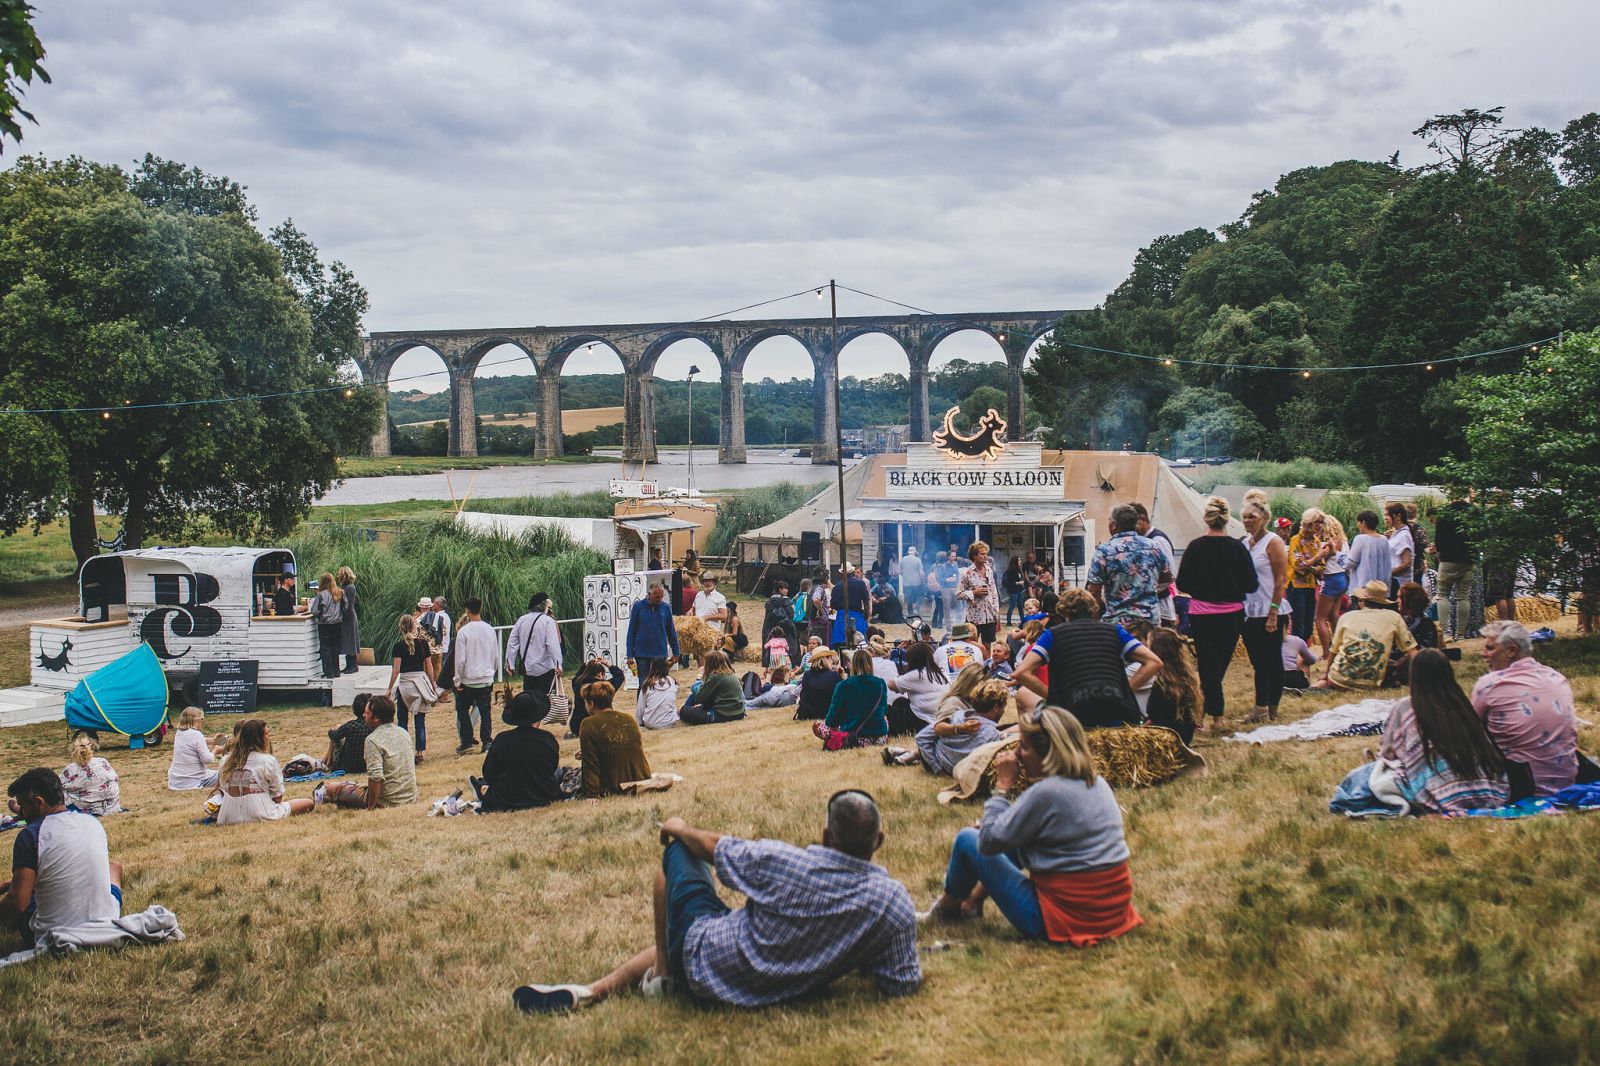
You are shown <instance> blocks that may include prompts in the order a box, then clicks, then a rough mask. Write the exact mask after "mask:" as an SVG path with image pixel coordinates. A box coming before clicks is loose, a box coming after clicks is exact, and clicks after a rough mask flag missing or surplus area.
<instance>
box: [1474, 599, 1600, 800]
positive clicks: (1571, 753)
mask: <svg viewBox="0 0 1600 1066" xmlns="http://www.w3.org/2000/svg"><path fill="white" fill-rule="evenodd" d="M1483 658H1484V661H1485V662H1487V663H1488V664H1489V672H1488V673H1486V674H1484V675H1483V676H1482V677H1480V678H1478V683H1477V684H1476V685H1473V686H1472V709H1473V710H1475V711H1477V712H1478V716H1479V717H1480V718H1482V719H1483V724H1484V725H1485V726H1486V727H1487V728H1488V730H1489V737H1490V739H1492V740H1493V741H1494V742H1495V745H1496V746H1497V747H1498V748H1499V749H1500V750H1501V751H1502V752H1504V753H1505V757H1506V759H1507V761H1509V762H1511V763H1513V764H1520V766H1514V767H1513V776H1512V779H1511V785H1512V788H1511V792H1512V798H1513V799H1521V798H1522V797H1523V796H1524V795H1526V794H1528V791H1529V784H1528V779H1527V777H1524V776H1523V772H1522V768H1523V767H1525V768H1526V771H1527V775H1528V776H1530V777H1531V779H1532V794H1533V795H1535V796H1549V795H1553V794H1555V793H1557V792H1560V791H1561V790H1562V789H1564V788H1566V787H1567V786H1568V785H1570V784H1572V783H1573V782H1574V781H1575V780H1577V776H1578V721H1577V715H1576V712H1575V709H1574V705H1573V701H1572V685H1571V684H1570V683H1569V682H1568V681H1567V679H1566V678H1565V677H1563V676H1562V674H1561V672H1560V671H1559V670H1554V669H1552V668H1550V667H1548V666H1545V665H1544V664H1543V663H1541V662H1539V660H1537V659H1535V658H1534V657H1533V640H1532V638H1531V637H1530V636H1529V634H1528V630H1527V629H1526V628H1525V627H1524V626H1523V625H1522V623H1521V622H1488V623H1486V624H1485V625H1484V627H1483Z"/></svg>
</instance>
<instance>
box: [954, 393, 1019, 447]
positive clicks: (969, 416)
mask: <svg viewBox="0 0 1600 1066" xmlns="http://www.w3.org/2000/svg"><path fill="white" fill-rule="evenodd" d="M991 408H992V409H993V410H995V411H998V412H999V414H1000V417H1001V418H1004V417H1005V416H1006V394H1005V392H1004V391H1002V390H1000V389H997V388H995V387H994V386H993V385H980V386H978V387H977V388H976V389H973V390H972V394H971V395H970V396H968V397H967V398H966V399H965V400H962V401H961V417H962V418H963V419H965V420H966V424H967V425H968V426H972V425H973V424H975V423H976V422H977V421H978V420H979V419H981V418H982V417H983V416H984V415H985V414H986V413H988V411H989V410H990V409H991ZM1021 435H1022V427H1021V426H1018V427H1017V431H1016V436H1018V437H1020V436H1021Z"/></svg>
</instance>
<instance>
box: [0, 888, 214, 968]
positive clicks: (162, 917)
mask: <svg viewBox="0 0 1600 1066" xmlns="http://www.w3.org/2000/svg"><path fill="white" fill-rule="evenodd" d="M182 939H183V930H182V929H179V928H178V916H177V915H176V914H173V913H172V912H171V911H169V910H167V908H165V907H163V906H161V905H160V904H159V903H158V904H155V905H154V906H152V907H151V908H150V909H149V910H144V911H139V912H137V913H135V914H124V915H123V916H122V917H120V918H103V919H100V920H99V921H93V922H85V923H83V924H82V925H74V926H68V927H66V928H64V929H52V930H49V931H48V932H46V933H44V934H42V935H41V936H40V937H39V940H38V943H36V944H35V945H34V946H33V947H31V948H26V949H24V950H22V951H17V952H13V953H12V954H10V955H7V956H6V957H5V958H0V967H5V966H15V965H16V964H17V963H19V962H27V961H28V960H30V959H33V958H36V957H38V956H40V955H70V954H72V953H74V952H78V951H87V950H88V949H90V948H115V947H122V946H124V945H127V944H159V943H162V942H164V941H168V940H182Z"/></svg>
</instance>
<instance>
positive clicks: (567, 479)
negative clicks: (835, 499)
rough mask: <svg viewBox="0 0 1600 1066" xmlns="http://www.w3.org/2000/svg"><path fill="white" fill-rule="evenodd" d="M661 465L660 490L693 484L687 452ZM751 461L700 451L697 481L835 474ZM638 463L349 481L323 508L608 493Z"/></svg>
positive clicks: (657, 471) (783, 461) (772, 457)
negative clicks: (465, 497)
mask: <svg viewBox="0 0 1600 1066" xmlns="http://www.w3.org/2000/svg"><path fill="white" fill-rule="evenodd" d="M661 458H662V461H661V462H659V463H651V464H650V467H649V472H648V476H649V477H650V478H651V479H653V480H658V481H660V483H661V487H662V488H663V489H665V488H681V487H684V486H686V485H687V484H688V473H689V464H688V457H687V455H686V453H684V452H662V453H661ZM749 458H750V461H749V462H748V463H730V464H728V465H722V464H720V463H718V462H717V453H716V449H715V448H707V449H706V450H705V451H704V452H702V451H700V450H699V449H696V450H695V457H694V483H695V487H696V488H697V489H699V490H700V491H702V492H708V491H710V490H712V489H747V488H754V487H756V486H758V485H770V484H772V483H773V482H777V481H795V482H799V483H800V484H803V485H810V484H815V483H816V482H819V481H824V480H827V479H828V478H832V477H834V476H836V475H835V468H834V467H832V466H825V465H820V464H815V463H812V461H811V460H810V459H801V458H797V457H795V456H792V455H780V454H778V453H776V452H757V451H751V452H750V453H749ZM637 470H638V466H637V464H629V472H628V473H624V472H623V470H622V464H621V462H620V460H619V461H617V462H611V463H554V464H552V465H550V466H492V467H489V468H487V469H485V470H452V471H450V472H449V473H448V474H394V475H388V476H385V477H358V478H349V479H347V480H345V481H342V482H340V483H339V484H338V485H336V486H334V488H333V489H332V490H331V491H330V492H329V493H328V494H327V495H326V496H323V497H322V498H321V499H320V500H318V501H317V504H318V505H319V506H337V505H341V504H358V503H395V502H397V501H400V500H449V499H450V498H451V492H452V490H453V491H454V494H455V498H457V499H460V498H461V497H462V496H463V495H464V494H465V493H466V492H467V489H468V487H469V486H470V487H471V489H472V497H473V498H475V499H482V498H484V497H488V496H546V495H549V494H551V493H555V492H589V491H591V490H593V489H604V488H606V486H607V483H608V482H609V481H610V479H611V478H614V477H630V476H631V477H635V478H637V477H638V476H639V474H638V472H637Z"/></svg>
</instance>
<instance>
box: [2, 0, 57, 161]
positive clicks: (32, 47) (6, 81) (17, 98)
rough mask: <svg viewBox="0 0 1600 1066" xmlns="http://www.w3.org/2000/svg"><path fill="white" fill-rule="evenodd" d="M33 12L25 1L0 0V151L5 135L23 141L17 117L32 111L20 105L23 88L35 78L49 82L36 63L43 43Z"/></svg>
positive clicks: (28, 116) (28, 115) (30, 118)
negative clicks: (36, 30) (37, 30)
mask: <svg viewBox="0 0 1600 1066" xmlns="http://www.w3.org/2000/svg"><path fill="white" fill-rule="evenodd" d="M33 11H34V8H33V5H32V4H29V3H27V0H0V152H4V151H5V142H6V138H7V137H10V138H11V139H12V140H13V141H20V140H22V126H21V124H20V123H18V122H17V119H19V118H21V119H25V120H27V121H28V122H33V121H34V117H33V113H32V112H31V111H25V110H23V108H22V95H23V88H22V87H23V86H24V85H31V84H32V83H33V79H34V78H38V79H39V80H40V81H41V82H43V83H44V84H46V85H48V84H50V75H49V74H48V73H47V72H46V71H45V69H44V67H42V66H40V65H39V64H40V62H42V61H43V59H44V45H43V44H41V43H39V36H38V34H36V33H34V31H33Z"/></svg>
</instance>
